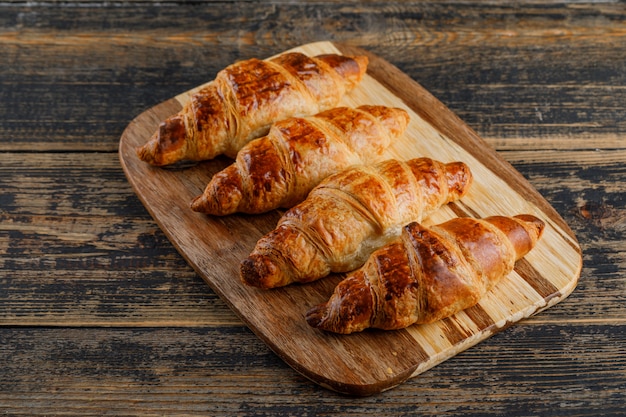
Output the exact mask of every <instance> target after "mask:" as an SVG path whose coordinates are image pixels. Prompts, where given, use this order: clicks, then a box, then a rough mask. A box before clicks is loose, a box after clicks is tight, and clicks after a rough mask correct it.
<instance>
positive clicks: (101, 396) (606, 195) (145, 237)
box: [0, 2, 626, 416]
mask: <svg viewBox="0 0 626 417" xmlns="http://www.w3.org/2000/svg"><path fill="white" fill-rule="evenodd" d="M625 18H626V12H625V10H624V6H623V4H620V3H597V4H583V5H581V4H575V3H574V4H567V3H564V4H556V3H550V4H547V5H546V4H545V3H541V4H539V3H537V2H529V3H521V4H519V3H518V4H515V5H513V6H499V5H494V4H493V3H490V4H485V5H482V4H480V3H478V2H434V3H413V4H409V5H407V4H404V3H402V4H396V3H384V4H382V3H381V4H375V3H368V2H365V3H361V4H359V5H356V4H350V3H346V4H340V3H329V4H326V5H324V6H323V7H322V6H320V5H314V4H308V3H306V2H301V3H297V4H296V3H291V4H282V3H280V2H276V3H265V2H264V3H254V2H246V3H245V5H244V7H241V6H240V5H239V4H237V3H236V2H225V3H206V4H194V5H187V6H182V5H177V4H173V3H170V4H160V5H151V4H134V3H132V2H130V3H124V4H108V3H107V4H106V5H105V4H104V3H102V4H101V3H91V4H83V5H76V4H75V5H72V7H68V5H64V4H61V3H59V4H53V3H52V4H46V3H41V4H20V3H5V4H2V5H0V114H2V122H0V288H1V290H0V321H1V324H2V326H3V327H2V328H1V329H0V341H1V343H0V364H1V365H2V368H3V372H2V373H0V387H1V388H0V410H2V411H3V412H5V413H7V414H14V415H15V414H18V415H19V414H23V415H36V414H42V415H43V414H47V415H50V414H62V413H65V412H67V413H69V414H75V415H90V414H91V415H103V414H106V413H109V414H143V415H148V414H167V415H175V414H189V413H194V412H205V413H207V414H220V413H222V414H224V415H253V414H257V415H258V414H262V415H284V414H293V415H302V414H307V413H308V414H324V413H328V414H332V413H337V414H343V415H350V414H355V415H356V414H358V415H376V416H378V415H385V414H389V415H403V414H417V413H423V414H431V415H432V414H440V413H443V412H449V413H452V414H464V415H490V414H491V415H496V414H499V415H503V414H506V415H563V414H567V415H573V416H576V415H597V410H598V409H601V410H603V414H606V415H611V414H612V415H620V414H624V412H625V410H624V407H625V405H624V402H625V401H624V400H625V396H624V392H625V389H626V363H624V357H625V356H624V346H625V345H626V340H625V337H624V336H625V332H624V326H625V321H626V311H625V309H626V307H625V305H626V304H625V303H624V301H625V299H624V288H625V279H626V278H625V276H626V274H625V273H624V271H625V265H626V247H625V243H624V242H625V241H626V239H625V237H626V236H625V231H626V207H625V204H626V203H625V201H624V195H626V172H625V171H626V168H625V164H624V161H625V160H626V152H625V148H626V146H625V141H626V140H625V139H624V136H625V131H626V119H625V118H624V109H626V94H625V92H624V86H625V85H626V68H625V65H626V64H625V62H626V59H625V58H626V57H625V54H626V52H625V51H626V48H624V45H626V25H625V23H624V21H625ZM323 39H332V40H338V41H344V42H348V43H350V44H353V45H355V46H362V47H365V48H368V49H369V50H371V51H372V52H373V53H375V54H377V55H380V56H382V57H383V58H385V59H387V60H388V61H390V62H392V63H393V64H394V65H396V66H398V67H399V68H400V69H401V70H403V71H404V72H406V73H407V74H409V75H410V76H411V77H412V78H413V79H415V80H416V81H418V82H419V83H420V84H421V85H423V86H424V87H425V88H427V89H428V90H429V91H430V92H432V93H433V94H434V95H435V96H436V97H437V98H439V99H440V100H441V101H442V102H443V103H444V104H446V105H447V106H449V107H450V108H451V109H452V110H453V111H454V112H456V113H457V114H458V115H459V116H460V117H461V118H462V119H463V120H465V121H466V122H467V123H468V124H469V125H470V126H471V127H472V128H473V129H475V130H476V131H477V132H478V133H479V134H480V135H481V136H482V137H483V138H485V140H486V141H487V142H488V143H490V144H491V145H492V146H494V147H495V148H496V149H497V150H498V151H500V154H501V155H502V156H503V157H504V158H505V159H506V160H508V161H509V162H511V163H512V164H513V165H514V166H515V168H516V169H518V170H519V171H520V172H521V173H522V174H523V175H524V176H525V177H526V178H528V179H529V181H530V182H531V184H532V185H533V186H534V187H535V188H536V189H537V190H539V192H541V193H542V195H543V196H544V197H546V199H547V200H548V201H549V202H550V204H551V205H552V206H554V207H555V209H556V210H557V211H558V212H559V214H560V215H561V216H563V218H564V219H565V220H566V221H567V222H568V224H569V225H570V226H571V227H572V229H573V230H574V233H575V234H576V236H577V237H578V239H579V242H580V243H581V246H582V249H583V260H584V266H583V271H582V275H581V279H580V281H579V284H578V287H577V288H576V290H575V291H574V293H573V294H572V295H571V296H570V297H569V298H567V299H566V300H565V301H563V302H562V303H560V304H558V305H557V306H555V307H553V308H551V309H549V310H547V311H545V312H543V313H542V314H541V315H539V316H536V317H533V318H531V319H528V320H525V321H523V322H522V323H520V324H518V325H516V326H515V327H512V328H510V329H508V330H507V331H505V332H504V333H501V334H499V335H497V336H495V337H493V338H491V339H489V340H488V341H486V342H484V343H482V344H480V345H478V346H476V347H474V348H472V349H470V350H468V351H466V352H464V353H462V354H461V355H459V356H457V357H455V358H453V359H451V360H450V361H447V362H445V363H443V364H441V365H439V366H437V367H435V368H433V369H431V370H430V371H428V372H426V373H424V374H422V375H421V376H419V377H418V378H415V379H413V380H411V381H408V382H407V383H405V384H403V385H401V386H399V387H397V388H395V389H393V390H391V391H388V392H385V393H383V394H380V395H378V396H375V397H371V398H366V399H352V398H345V397H342V396H339V395H336V394H333V393H331V392H330V391H328V390H325V389H322V388H319V387H317V386H316V385H315V384H312V383H311V382H309V381H308V380H306V379H304V378H303V377H301V376H299V375H298V374H297V373H295V372H294V371H293V370H291V368H289V367H288V366H287V365H285V364H284V363H283V362H282V361H280V359H278V358H277V357H276V356H274V355H273V354H272V353H271V352H270V351H269V350H268V349H267V348H266V347H265V345H264V344H263V343H262V342H261V341H259V340H258V339H257V338H256V337H255V336H254V335H253V334H252V333H251V332H250V331H249V330H247V329H246V328H245V327H244V326H243V324H242V323H241V322H240V321H239V320H238V319H237V318H236V317H235V316H234V315H233V314H232V313H231V312H230V310H229V309H228V307H226V305H225V304H224V303H223V302H222V301H221V300H219V299H218V298H217V297H216V296H215V294H213V293H212V292H211V291H210V289H208V287H207V286H206V285H205V284H204V283H203V282H202V281H201V279H200V278H199V277H197V276H196V275H195V274H194V273H193V271H192V270H191V268H189V267H188V266H187V265H186V263H185V262H184V260H183V259H182V258H181V257H180V255H179V254H178V253H176V251H175V250H174V249H173V247H172V246H171V245H170V244H169V242H168V241H167V239H166V238H165V237H164V235H163V234H162V232H161V231H160V230H159V228H158V227H157V226H156V224H155V223H154V222H153V221H152V219H151V218H150V217H149V215H148V214H147V213H146V211H145V209H144V208H143V207H142V205H141V203H140V202H139V201H138V200H137V198H136V197H135V196H134V194H133V192H132V190H131V188H130V186H129V185H128V183H127V182H126V179H125V178H124V174H123V172H122V170H121V167H120V166H119V163H118V157H117V153H116V151H117V145H118V141H119V137H120V135H121V132H122V130H123V129H124V127H125V126H126V125H127V124H128V122H129V121H130V120H132V119H133V118H134V117H135V116H136V115H137V114H139V113H140V112H142V111H143V110H145V109H147V108H149V107H151V106H153V105H155V104H157V103H159V102H161V101H163V100H166V99H168V98H170V97H172V96H174V95H176V94H179V93H180V92H182V91H186V90H187V89H189V88H192V87H194V86H195V85H198V84H199V83H202V82H205V81H206V80H207V79H210V78H212V77H213V76H214V74H215V72H216V71H217V70H219V69H220V68H221V67H223V66H224V65H226V64H228V63H230V62H232V61H233V60H236V59H241V58H248V57H251V56H268V55H271V54H273V53H277V52H279V51H281V50H284V49H287V48H290V47H293V46H296V45H299V44H302V43H306V42H310V41H316V40H323ZM231 349H234V352H235V353H234V354H233V355H231V354H229V352H230V351H231Z"/></svg>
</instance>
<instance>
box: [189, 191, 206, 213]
mask: <svg viewBox="0 0 626 417" xmlns="http://www.w3.org/2000/svg"><path fill="white" fill-rule="evenodd" d="M205 206H206V200H205V198H204V195H203V194H201V195H199V196H197V197H195V198H194V199H193V200H191V203H190V204H189V207H190V208H191V210H193V211H197V212H198V213H204V212H205Z"/></svg>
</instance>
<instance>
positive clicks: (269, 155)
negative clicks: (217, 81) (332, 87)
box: [191, 106, 409, 216]
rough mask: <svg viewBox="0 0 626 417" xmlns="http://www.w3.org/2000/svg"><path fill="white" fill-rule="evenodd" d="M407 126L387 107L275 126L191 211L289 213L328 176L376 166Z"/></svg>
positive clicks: (341, 110)
mask: <svg viewBox="0 0 626 417" xmlns="http://www.w3.org/2000/svg"><path fill="white" fill-rule="evenodd" d="M408 122H409V115H408V113H407V112H406V111H404V110H402V109H398V108H391V107H384V106H361V107H358V108H357V109H352V108H349V107H337V108H334V109H331V110H327V111H325V112H322V113H318V114H317V115H315V116H311V117H307V118H299V117H298V118H296V117H293V118H289V119H286V120H283V121H280V122H277V123H275V124H274V125H273V126H272V127H271V128H270V131H269V133H268V135H267V136H264V137H262V138H259V139H255V140H253V141H251V142H250V143H248V144H247V145H246V146H244V147H243V148H242V149H241V150H240V151H239V153H238V154H237V159H236V161H235V163H234V164H232V165H230V166H229V167H227V168H226V169H224V170H223V171H221V172H218V173H217V174H216V175H214V176H213V178H212V179H211V181H210V182H209V184H208V185H207V187H206V189H205V191H204V193H203V194H202V195H200V196H198V197H196V199H195V200H194V201H193V202H192V204H191V208H192V209H193V210H195V211H199V212H203V213H207V214H213V215H220V216H221V215H226V214H231V213H235V212H243V213H263V212H266V211H269V210H272V209H275V208H279V207H283V208H290V207H292V206H294V205H296V204H298V203H300V202H301V201H302V200H304V199H305V198H306V196H307V195H308V193H309V192H310V191H311V189H313V187H315V186H316V185H318V184H319V183H320V181H322V180H323V179H324V178H326V177H327V176H329V175H331V174H334V173H336V172H339V171H341V170H343V169H345V168H348V167H349V166H352V165H359V164H369V163H373V162H377V160H379V159H380V157H381V156H382V154H383V152H384V151H385V149H387V147H388V146H389V145H390V144H391V143H392V142H393V140H394V139H396V138H397V137H398V136H400V135H401V134H402V133H403V132H404V130H405V129H406V127H407V124H408Z"/></svg>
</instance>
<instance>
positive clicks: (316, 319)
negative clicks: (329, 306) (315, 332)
mask: <svg viewBox="0 0 626 417" xmlns="http://www.w3.org/2000/svg"><path fill="white" fill-rule="evenodd" d="M325 313H326V304H319V305H316V306H315V307H312V308H311V309H310V310H309V311H307V313H306V315H305V317H304V318H305V320H306V322H307V323H308V325H309V326H311V327H315V328H320V327H321V325H322V323H323V321H324V316H325Z"/></svg>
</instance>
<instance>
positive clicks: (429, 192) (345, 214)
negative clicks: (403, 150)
mask: <svg viewBox="0 0 626 417" xmlns="http://www.w3.org/2000/svg"><path fill="white" fill-rule="evenodd" d="M471 180H472V175H471V172H470V170H469V167H468V166H467V165H465V164H464V163H462V162H453V163H449V164H444V163H442V162H439V161H435V160H432V159H430V158H416V159H412V160H409V161H406V162H403V161H398V160H394V159H390V160H386V161H383V162H379V163H378V164H375V165H370V166H364V165H359V166H354V167H351V168H348V169H346V170H344V171H341V172H339V173H337V174H333V175H331V176H329V177H328V178H326V179H325V180H323V181H322V182H321V183H320V184H319V185H318V186H317V187H315V188H314V189H313V190H312V191H311V193H310V194H309V196H308V197H307V198H306V199H305V200H304V201H303V202H302V203H300V204H298V205H296V206H294V207H292V208H291V209H289V210H288V211H287V212H286V213H285V214H284V215H283V216H282V217H281V219H280V220H279V222H278V225H277V227H276V228H275V229H274V230H273V231H271V232H270V233H268V234H267V235H265V236H263V237H262V238H261V239H260V240H259V241H258V242H257V244H256V246H255V248H254V250H253V251H252V253H251V254H250V255H249V256H248V258H246V259H244V260H243V261H242V263H241V266H240V272H241V279H242V281H243V282H244V283H245V284H248V285H251V286H255V287H259V288H274V287H280V286H284V285H288V284H290V283H293V282H310V281H314V280H317V279H319V278H322V277H324V276H326V275H328V274H329V273H331V272H346V271H350V270H353V269H355V268H358V267H359V266H361V265H362V264H363V263H364V262H365V261H366V260H367V257H368V256H369V255H370V253H371V252H373V251H374V250H375V249H376V248H377V247H380V246H382V245H384V244H385V243H387V242H388V241H390V240H393V239H394V238H395V237H397V236H399V234H400V233H401V231H402V226H403V225H405V224H407V223H409V222H411V221H421V220H422V219H423V218H425V217H426V216H428V215H429V214H431V213H432V212H433V211H435V210H437V209H438V208H439V207H440V206H442V205H443V204H447V203H449V202H451V201H453V200H456V199H458V198H460V197H461V196H463V195H464V194H465V193H466V192H467V190H468V188H469V185H470V183H471Z"/></svg>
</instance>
